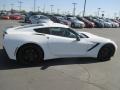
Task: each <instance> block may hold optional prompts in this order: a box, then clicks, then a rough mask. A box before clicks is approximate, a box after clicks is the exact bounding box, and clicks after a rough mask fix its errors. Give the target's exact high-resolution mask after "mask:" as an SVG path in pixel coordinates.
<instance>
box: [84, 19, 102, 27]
mask: <svg viewBox="0 0 120 90" xmlns="http://www.w3.org/2000/svg"><path fill="white" fill-rule="evenodd" d="M85 18H86V19H88V20H90V21H92V22H94V23H95V27H96V28H104V23H103V22H99V21H98V20H97V19H96V18H94V17H85Z"/></svg>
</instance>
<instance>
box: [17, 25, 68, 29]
mask: <svg viewBox="0 0 120 90" xmlns="http://www.w3.org/2000/svg"><path fill="white" fill-rule="evenodd" d="M46 27H62V28H69V27H68V26H67V25H63V24H59V23H41V24H29V25H23V26H19V27H16V28H15V29H16V30H17V29H34V28H46Z"/></svg>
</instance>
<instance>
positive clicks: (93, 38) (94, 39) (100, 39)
mask: <svg viewBox="0 0 120 90" xmlns="http://www.w3.org/2000/svg"><path fill="white" fill-rule="evenodd" d="M78 33H79V34H85V35H87V36H88V37H89V38H88V40H89V41H91V42H97V43H114V42H113V41H112V40H110V39H107V38H104V37H100V36H97V35H94V34H91V33H88V32H81V31H78Z"/></svg>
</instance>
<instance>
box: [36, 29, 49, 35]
mask: <svg viewBox="0 0 120 90" xmlns="http://www.w3.org/2000/svg"><path fill="white" fill-rule="evenodd" d="M34 31H35V32H37V33H44V34H50V31H49V28H37V29H34Z"/></svg>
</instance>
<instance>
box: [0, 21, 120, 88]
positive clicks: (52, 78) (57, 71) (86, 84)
mask: <svg viewBox="0 0 120 90" xmlns="http://www.w3.org/2000/svg"><path fill="white" fill-rule="evenodd" d="M20 24H21V23H19V21H10V20H8V21H7V20H0V90H120V71H119V70H120V54H119V53H120V28H109V29H108V28H105V29H99V28H93V29H76V30H81V31H87V32H91V33H93V34H96V35H99V36H102V37H107V38H110V39H112V40H113V41H115V42H116V43H117V45H118V50H117V53H116V54H115V56H114V57H113V58H111V60H110V61H105V62H100V61H98V60H94V59H90V58H69V59H55V60H49V61H45V62H44V63H43V64H40V65H36V66H34V65H33V66H21V65H18V64H17V63H16V62H15V61H10V60H9V59H8V57H7V55H6V54H5V52H4V51H3V49H2V34H3V30H4V29H5V28H7V27H10V26H17V25H20Z"/></svg>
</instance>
